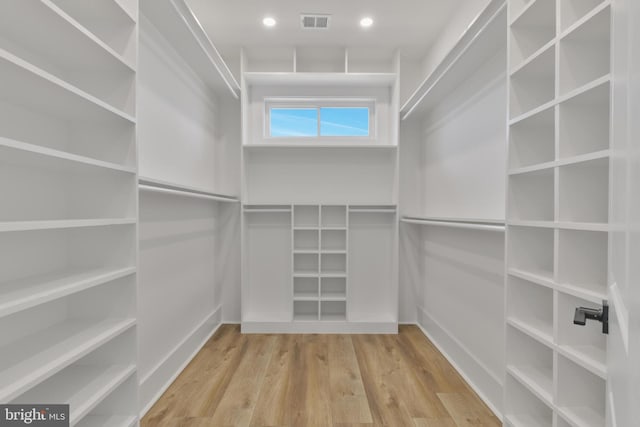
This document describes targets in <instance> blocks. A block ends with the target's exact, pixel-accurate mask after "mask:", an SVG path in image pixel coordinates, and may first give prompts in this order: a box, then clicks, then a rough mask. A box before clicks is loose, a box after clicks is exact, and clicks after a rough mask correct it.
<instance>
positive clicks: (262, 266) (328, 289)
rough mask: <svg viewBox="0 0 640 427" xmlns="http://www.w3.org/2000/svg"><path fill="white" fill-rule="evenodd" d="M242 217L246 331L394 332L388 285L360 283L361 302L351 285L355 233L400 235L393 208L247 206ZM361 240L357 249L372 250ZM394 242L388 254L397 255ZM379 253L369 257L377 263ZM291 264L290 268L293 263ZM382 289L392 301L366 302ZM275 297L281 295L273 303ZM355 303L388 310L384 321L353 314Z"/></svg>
mask: <svg viewBox="0 0 640 427" xmlns="http://www.w3.org/2000/svg"><path fill="white" fill-rule="evenodd" d="M243 213H244V222H245V233H244V234H245V248H246V249H245V255H244V265H245V268H246V272H247V275H246V276H245V277H244V278H243V280H244V286H243V288H244V295H246V298H247V299H245V300H243V301H246V304H245V305H246V307H243V308H244V312H243V330H245V331H247V332H259V331H267V330H271V331H276V330H277V331H281V332H283V331H284V332H296V331H297V332H300V331H317V332H322V331H324V332H334V333H340V332H341V333H346V332H349V331H353V332H374V331H376V330H378V329H379V328H383V329H382V330H384V331H387V330H390V328H393V327H394V325H395V324H396V323H395V322H394V321H393V317H392V316H391V315H385V313H393V311H394V309H393V307H392V306H391V301H392V300H393V299H392V298H389V297H391V295H392V294H391V291H392V290H393V287H392V286H391V285H390V284H389V282H388V281H382V282H381V283H377V282H376V281H371V282H368V283H365V282H360V284H359V287H360V288H362V289H361V290H360V291H359V294H360V296H355V295H354V292H352V291H350V288H351V285H349V283H350V281H351V279H350V272H349V270H350V267H349V266H350V265H353V261H352V260H350V258H351V256H352V255H353V249H352V248H351V247H350V242H351V241H352V240H354V233H357V229H358V228H359V227H361V226H365V227H366V226H368V225H369V226H374V227H375V228H377V229H379V228H381V227H382V229H383V233H385V234H386V235H387V236H388V235H389V234H390V235H391V236H394V235H395V224H396V207H395V206H394V205H338V204H328V205H308V204H294V205H246V204H245V205H244V206H243ZM363 216H364V217H365V218H364V220H363V218H361V217H363ZM267 236H268V237H269V238H270V240H269V241H268V242H267V240H266V237H267ZM287 236H288V237H289V240H288V241H287ZM355 239H356V241H355V242H354V244H356V245H357V246H358V247H360V248H361V247H362V245H363V244H365V245H366V242H362V241H361V239H358V238H357V237H355ZM374 240H375V236H374ZM390 243H392V244H390V245H384V246H383V250H386V251H387V252H388V251H389V250H393V247H394V245H393V238H392V241H391V242H390ZM360 250H362V249H360ZM373 252H375V251H372V253H371V254H370V256H373V257H375V256H376V255H375V254H374V253H373ZM389 253H391V252H389ZM287 254H289V256H288V257H287ZM287 258H289V260H290V262H286V259H287ZM385 261H386V262H387V263H389V262H391V260H390V259H389V258H388V257H387V259H380V262H381V263H384V262H385ZM363 267H364V265H363V264H361V263H359V262H358V263H356V264H355V268H356V269H357V270H358V271H357V272H358V273H359V274H362V268H363ZM373 270H375V268H373ZM247 276H248V277H247ZM389 278H391V277H389ZM276 285H277V286H276ZM354 286H357V285H354ZM380 286H382V287H383V288H385V289H386V290H387V291H389V292H390V293H389V295H387V299H385V300H377V299H375V298H373V299H371V300H368V301H363V299H367V296H366V288H367V287H370V289H371V291H375V290H376V288H378V287H380ZM274 295H277V297H275V299H272V298H274ZM284 298H286V299H288V301H290V302H289V304H290V305H289V306H288V307H286V308H284V311H279V310H277V309H276V308H275V307H278V306H279V307H281V308H283V307H285V306H286V305H287V304H286V300H285V301H283V299H284ZM354 298H355V300H354ZM351 303H353V304H354V305H355V306H356V307H362V306H366V305H367V303H371V304H372V305H378V306H384V307H385V310H384V311H383V312H382V313H381V315H377V314H375V313H369V315H368V318H369V319H368V320H363V319H362V318H361V317H362V316H360V315H359V313H355V314H354V313H353V312H352V311H351V310H350V308H349V307H350V304H351ZM283 313H284V314H283Z"/></svg>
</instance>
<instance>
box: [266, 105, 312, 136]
mask: <svg viewBox="0 0 640 427" xmlns="http://www.w3.org/2000/svg"><path fill="white" fill-rule="evenodd" d="M270 119H271V123H270V127H271V136H280V137H282V136H289V137H295V136H302V137H305V136H318V109H317V108H272V109H271V112H270Z"/></svg>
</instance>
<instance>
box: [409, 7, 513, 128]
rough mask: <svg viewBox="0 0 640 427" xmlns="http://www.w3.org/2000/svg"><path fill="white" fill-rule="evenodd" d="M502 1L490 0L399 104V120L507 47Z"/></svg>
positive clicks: (425, 108) (440, 96) (420, 110)
mask: <svg viewBox="0 0 640 427" xmlns="http://www.w3.org/2000/svg"><path fill="white" fill-rule="evenodd" d="M506 21H507V7H506V4H505V1H504V0H492V1H491V2H490V3H489V4H488V5H487V7H486V8H485V9H484V10H483V11H482V12H481V13H480V14H479V15H478V16H477V17H476V18H475V20H474V21H473V22H472V23H471V25H469V27H468V28H467V30H466V31H465V33H464V34H462V36H461V37H460V38H459V39H458V41H457V42H456V44H455V45H454V46H453V47H452V48H451V50H450V51H449V52H448V53H447V55H446V56H445V58H444V59H443V60H442V61H441V63H440V64H439V65H438V66H437V67H436V69H435V70H434V71H433V72H432V73H431V74H430V75H428V76H427V77H426V78H425V79H424V80H423V81H422V82H421V83H420V84H419V85H418V87H417V88H416V90H415V91H414V92H413V94H412V95H411V96H410V97H409V99H408V100H407V101H406V102H405V103H404V105H402V107H400V116H401V118H402V120H405V119H407V118H409V117H410V116H411V115H413V114H416V115H421V114H424V112H425V111H428V110H429V109H430V108H433V106H435V105H437V104H438V103H439V102H442V100H443V99H444V98H445V97H446V96H448V95H449V94H450V92H451V91H452V90H454V89H455V88H456V87H458V86H459V85H461V84H462V83H463V82H464V81H465V80H467V79H468V78H469V77H470V76H471V75H472V74H473V73H474V72H475V71H476V70H477V69H478V68H479V67H480V66H481V65H482V64H484V62H486V60H487V58H490V57H492V56H493V55H494V54H495V53H497V52H498V51H500V50H501V49H505V48H506V42H507V40H506V38H505V36H504V26H505V25H506Z"/></svg>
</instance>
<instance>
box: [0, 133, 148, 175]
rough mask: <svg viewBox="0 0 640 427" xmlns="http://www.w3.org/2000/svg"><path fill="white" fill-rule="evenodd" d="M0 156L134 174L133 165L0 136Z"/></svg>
mask: <svg viewBox="0 0 640 427" xmlns="http://www.w3.org/2000/svg"><path fill="white" fill-rule="evenodd" d="M0 157H1V158H2V161H3V162H6V163H14V164H16V163H20V164H22V165H34V166H38V167H42V168H46V169H58V170H66V171H72V170H78V169H80V168H83V167H87V166H89V167H97V168H103V169H109V170H114V171H120V172H125V173H129V174H135V173H136V170H135V168H133V167H129V166H123V165H120V164H117V163H111V162H104V161H101V160H96V159H93V158H90V157H85V156H79V155H76V154H71V153H68V152H65V151H61V150H54V149H51V148H47V147H42V146H39V145H35V144H29V143H26V142H21V141H15V140H13V139H8V138H2V137H0Z"/></svg>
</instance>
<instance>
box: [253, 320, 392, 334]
mask: <svg viewBox="0 0 640 427" xmlns="http://www.w3.org/2000/svg"><path fill="white" fill-rule="evenodd" d="M241 325H242V326H241V331H242V333H243V334H397V333H398V324H397V323H396V322H334V321H330V322H327V321H324V322H323V321H320V320H319V321H317V322H313V321H310V322H307V321H305V322H253V321H245V322H242V324H241Z"/></svg>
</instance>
